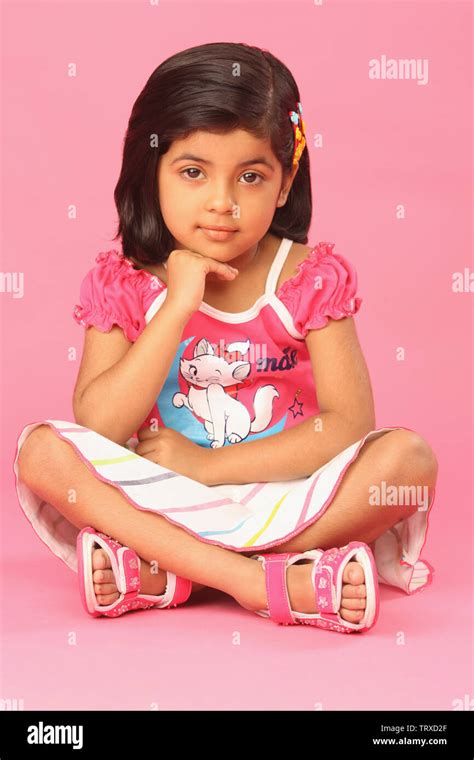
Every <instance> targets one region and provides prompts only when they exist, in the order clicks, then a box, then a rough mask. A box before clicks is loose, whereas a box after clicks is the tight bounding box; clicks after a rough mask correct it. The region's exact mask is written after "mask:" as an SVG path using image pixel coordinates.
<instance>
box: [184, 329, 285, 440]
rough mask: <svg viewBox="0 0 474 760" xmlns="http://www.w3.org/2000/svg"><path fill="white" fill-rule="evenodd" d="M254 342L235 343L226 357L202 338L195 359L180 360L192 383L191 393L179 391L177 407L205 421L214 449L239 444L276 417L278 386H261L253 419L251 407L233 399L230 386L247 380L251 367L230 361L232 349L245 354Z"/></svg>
mask: <svg viewBox="0 0 474 760" xmlns="http://www.w3.org/2000/svg"><path fill="white" fill-rule="evenodd" d="M249 346H250V341H248V340H247V342H246V343H242V342H240V343H232V344H229V345H228V346H227V349H226V351H225V353H224V356H221V355H219V354H216V352H215V351H214V349H213V347H212V345H211V344H210V343H209V341H207V340H206V338H202V339H201V340H200V341H199V342H198V343H197V344H196V346H195V348H194V355H193V358H192V359H181V360H180V373H181V375H182V376H183V377H184V379H185V380H186V381H187V382H188V383H189V384H190V388H189V392H188V394H185V393H175V394H174V396H173V406H175V407H178V408H179V407H182V406H186V407H187V408H188V409H189V410H190V411H191V412H194V413H195V414H197V415H198V416H199V417H201V418H202V419H203V420H204V425H205V428H206V431H207V434H208V435H207V438H208V439H209V440H210V441H211V444H210V445H211V447H212V448H213V449H215V448H220V447H221V446H224V443H225V440H227V441H229V443H238V442H239V441H242V440H244V438H247V436H248V435H249V433H259V432H260V431H261V430H264V429H265V428H266V427H267V426H268V424H269V423H270V422H271V419H272V405H273V399H274V398H279V396H280V394H279V393H278V391H277V389H276V388H275V386H274V385H264V386H263V387H260V388H258V389H257V392H256V393H255V396H254V398H253V407H254V410H255V417H254V418H253V420H251V419H250V414H249V412H248V410H247V408H246V407H245V406H244V404H242V403H241V402H240V401H238V399H236V398H233V397H232V395H230V393H229V392H226V388H229V386H233V387H235V386H236V384H239V383H245V380H246V378H247V377H248V375H249V373H250V369H251V365H250V363H249V362H248V361H243V360H239V361H230V362H229V361H227V358H226V356H225V354H226V353H228V352H230V351H237V352H238V353H240V354H241V355H244V354H245V353H247V351H248V349H249Z"/></svg>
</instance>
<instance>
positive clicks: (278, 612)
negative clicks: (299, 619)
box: [265, 553, 294, 625]
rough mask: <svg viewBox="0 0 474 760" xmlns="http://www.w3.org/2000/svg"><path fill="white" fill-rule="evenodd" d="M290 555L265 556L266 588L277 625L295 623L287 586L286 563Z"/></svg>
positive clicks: (269, 605)
mask: <svg viewBox="0 0 474 760" xmlns="http://www.w3.org/2000/svg"><path fill="white" fill-rule="evenodd" d="M289 556H290V554H289V553H286V554H277V553H274V554H266V555H265V586H266V591H267V602H268V609H269V611H270V614H271V616H272V618H273V619H274V620H275V621H276V622H277V623H284V624H286V625H288V624H289V623H294V618H293V615H292V612H291V607H290V600H289V598H288V590H287V586H286V561H287V559H288V558H289Z"/></svg>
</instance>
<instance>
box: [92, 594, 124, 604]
mask: <svg viewBox="0 0 474 760" xmlns="http://www.w3.org/2000/svg"><path fill="white" fill-rule="evenodd" d="M118 598H119V593H118V592H116V593H115V594H100V595H99V596H98V597H97V603H98V604H102V605H106V604H112V602H116V601H117V599H118Z"/></svg>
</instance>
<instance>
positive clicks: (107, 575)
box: [92, 570, 115, 583]
mask: <svg viewBox="0 0 474 760" xmlns="http://www.w3.org/2000/svg"><path fill="white" fill-rule="evenodd" d="M92 577H93V579H94V583H114V582H115V575H114V571H113V570H94V572H93V573H92Z"/></svg>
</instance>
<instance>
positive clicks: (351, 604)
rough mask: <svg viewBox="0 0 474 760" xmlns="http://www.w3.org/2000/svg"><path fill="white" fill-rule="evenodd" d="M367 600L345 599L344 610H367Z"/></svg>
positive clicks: (342, 607)
mask: <svg viewBox="0 0 474 760" xmlns="http://www.w3.org/2000/svg"><path fill="white" fill-rule="evenodd" d="M365 605H366V600H365V598H364V599H344V603H343V604H342V606H341V609H343V610H346V611H347V610H365Z"/></svg>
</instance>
